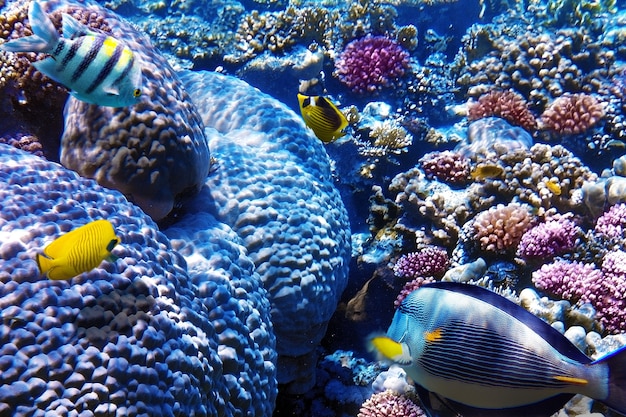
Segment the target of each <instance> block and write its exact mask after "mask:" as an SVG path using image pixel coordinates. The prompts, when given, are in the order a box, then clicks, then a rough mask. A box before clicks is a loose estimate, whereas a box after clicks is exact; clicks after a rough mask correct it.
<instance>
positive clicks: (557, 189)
mask: <svg viewBox="0 0 626 417" xmlns="http://www.w3.org/2000/svg"><path fill="white" fill-rule="evenodd" d="M545 184H546V187H547V188H548V190H550V191H552V194H554V195H561V184H559V181H558V180H555V179H554V178H552V179H549V180H546V181H545Z"/></svg>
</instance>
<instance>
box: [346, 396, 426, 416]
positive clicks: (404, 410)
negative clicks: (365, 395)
mask: <svg viewBox="0 0 626 417" xmlns="http://www.w3.org/2000/svg"><path fill="white" fill-rule="evenodd" d="M400 416H402V417H424V416H426V414H425V413H424V411H423V410H422V409H421V408H420V407H419V406H418V405H417V404H415V402H414V401H413V400H411V399H410V398H409V397H407V396H406V395H403V394H398V393H395V392H393V391H391V390H387V391H384V392H380V393H378V394H374V395H372V396H371V397H370V398H369V399H368V400H367V401H365V402H364V403H363V405H362V406H361V410H360V411H359V414H358V417H400Z"/></svg>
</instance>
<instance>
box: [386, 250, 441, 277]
mask: <svg viewBox="0 0 626 417" xmlns="http://www.w3.org/2000/svg"><path fill="white" fill-rule="evenodd" d="M448 266H450V259H449V258H448V253H447V252H446V250H445V249H444V248H441V247H437V246H427V247H425V248H423V249H421V250H420V251H417V252H411V253H409V254H406V255H402V256H401V257H400V259H398V261H397V262H396V264H395V265H394V266H393V272H394V273H395V274H396V276H398V277H400V278H404V279H407V280H409V279H414V278H417V277H426V276H434V277H439V278H440V277H441V276H443V274H444V273H445V272H446V270H447V269H448Z"/></svg>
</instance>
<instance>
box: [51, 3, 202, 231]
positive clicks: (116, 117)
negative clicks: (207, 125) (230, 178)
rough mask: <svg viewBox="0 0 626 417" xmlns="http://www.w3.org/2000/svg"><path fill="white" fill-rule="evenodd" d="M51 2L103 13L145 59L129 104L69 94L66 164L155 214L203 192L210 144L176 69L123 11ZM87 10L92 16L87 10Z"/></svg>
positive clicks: (80, 14) (81, 13)
mask: <svg viewBox="0 0 626 417" xmlns="http://www.w3.org/2000/svg"><path fill="white" fill-rule="evenodd" d="M88 4H89V6H88V7H89V8H88V9H85V6H82V5H78V4H75V3H72V2H68V1H66V0H58V1H48V2H47V3H46V7H48V10H47V12H48V13H52V12H56V11H63V12H70V13H72V14H74V15H75V16H76V17H77V18H78V19H79V20H85V21H87V19H88V16H89V14H94V13H95V14H97V15H98V16H100V18H101V19H105V21H106V24H107V26H108V28H109V30H110V32H111V34H112V36H114V37H116V38H118V39H123V40H124V42H125V43H126V44H127V45H128V46H129V47H130V48H131V49H132V50H133V51H134V52H135V55H136V57H137V59H139V60H140V62H141V68H142V75H143V80H144V84H143V88H142V96H141V100H140V101H139V103H137V104H135V105H133V106H130V107H125V108H110V107H101V106H94V105H90V104H87V103H85V102H82V101H80V100H78V99H76V98H74V97H70V98H69V100H68V103H67V105H66V107H65V119H64V120H65V128H64V131H63V137H62V139H61V163H62V164H63V165H64V166H66V167H68V168H70V169H73V170H75V171H76V172H78V173H79V174H81V175H82V176H84V177H88V178H94V179H96V181H98V183H99V184H101V185H104V186H106V187H108V188H114V189H117V190H119V191H121V192H122V193H124V194H125V195H126V196H127V197H128V198H129V199H130V200H131V201H133V202H134V203H136V204H137V205H139V206H140V207H141V208H142V209H143V210H144V211H145V212H146V213H148V214H149V215H150V216H151V217H152V218H153V219H154V220H157V221H158V220H161V219H163V218H164V217H166V216H167V215H168V214H169V213H170V212H171V210H172V209H173V207H174V205H175V204H176V203H177V202H178V201H179V200H180V199H181V198H182V197H183V196H185V195H189V194H193V193H196V192H198V191H199V189H200V187H201V186H202V184H203V183H204V179H205V178H206V175H207V174H208V171H209V148H208V146H207V142H206V137H205V136H204V127H203V126H202V121H201V119H200V115H199V114H198V112H197V111H196V109H195V108H194V106H193V104H192V103H191V100H190V99H189V96H188V95H187V93H186V92H185V90H184V88H183V85H182V83H181V81H180V80H179V78H178V76H177V74H176V72H175V71H174V69H173V68H172V67H171V66H170V65H169V64H168V62H167V60H166V59H165V57H164V56H162V55H161V54H160V53H159V52H158V51H157V50H156V49H155V48H154V47H153V46H152V45H151V43H150V40H149V39H148V38H147V36H145V35H144V34H142V33H140V32H138V31H137V30H136V29H135V28H133V27H132V26H131V25H130V24H128V23H127V22H125V21H124V20H122V19H121V18H120V17H119V16H117V15H115V14H114V13H112V12H110V11H108V10H107V9H105V8H103V7H101V6H99V5H97V4H91V3H88ZM85 15H87V16H85Z"/></svg>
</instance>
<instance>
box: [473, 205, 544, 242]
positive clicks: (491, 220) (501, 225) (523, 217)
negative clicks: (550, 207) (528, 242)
mask: <svg viewBox="0 0 626 417" xmlns="http://www.w3.org/2000/svg"><path fill="white" fill-rule="evenodd" d="M533 223H534V218H533V216H532V214H531V210H530V207H528V206H526V205H521V204H517V203H509V204H507V205H504V204H498V205H497V206H495V207H491V208H490V209H489V210H486V211H483V212H481V213H478V214H477V215H476V217H474V219H473V222H472V226H473V235H472V236H471V239H472V240H473V241H475V242H477V243H478V245H479V246H480V249H481V250H483V251H486V252H492V253H507V252H512V251H514V250H515V249H516V248H517V245H518V244H519V242H520V240H521V238H522V235H523V234H524V233H525V232H526V231H527V230H528V229H530V227H531V226H532V225H533Z"/></svg>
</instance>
